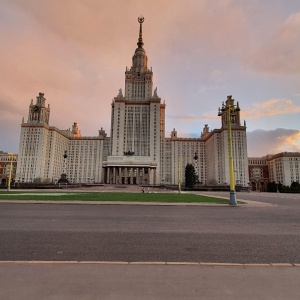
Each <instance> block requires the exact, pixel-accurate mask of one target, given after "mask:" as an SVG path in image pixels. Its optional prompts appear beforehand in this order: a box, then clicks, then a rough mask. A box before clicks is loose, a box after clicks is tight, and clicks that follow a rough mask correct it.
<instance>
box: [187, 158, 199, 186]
mask: <svg viewBox="0 0 300 300" xmlns="http://www.w3.org/2000/svg"><path fill="white" fill-rule="evenodd" d="M196 183H197V175H196V171H195V168H194V166H193V165H192V164H187V165H186V167H185V186H186V187H187V188H191V189H192V188H193V187H194V185H195V184H196Z"/></svg>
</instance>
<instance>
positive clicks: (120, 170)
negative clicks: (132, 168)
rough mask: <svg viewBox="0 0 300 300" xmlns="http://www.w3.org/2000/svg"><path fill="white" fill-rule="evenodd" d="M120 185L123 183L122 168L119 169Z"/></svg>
mask: <svg viewBox="0 0 300 300" xmlns="http://www.w3.org/2000/svg"><path fill="white" fill-rule="evenodd" d="M119 183H120V184H121V183H122V168H121V167H119Z"/></svg>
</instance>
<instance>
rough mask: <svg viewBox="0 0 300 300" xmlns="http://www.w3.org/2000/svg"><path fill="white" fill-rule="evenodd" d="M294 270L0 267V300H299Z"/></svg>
mask: <svg viewBox="0 0 300 300" xmlns="http://www.w3.org/2000/svg"><path fill="white" fill-rule="evenodd" d="M299 270H300V267H291V266H290V267H288V266H264V265H257V266H233V265H231V266H220V265H214V264H212V265H207V266H205V265H199V264H198V265H195V264H188V263H186V264H180V263H174V264H170V265H166V264H163V265H162V264H155V263H152V264H147V263H138V264H135V263H132V264H128V263H121V262H119V263H109V262H106V263H101V262H81V263H78V262H55V263H53V262H44V263H38V262H35V263H20V262H18V263H14V262H11V263H9V262H6V263H0V278H1V280H0V298H1V299H6V300H10V299H14V300H17V299H64V300H66V299H72V300H77V299H85V300H88V299H122V300H127V299H131V300H134V299H136V300H140V299H143V300H144V299H164V300H171V299H172V300H175V299H197V300H198V299H222V300H227V299H228V300H229V299H230V300H232V299H243V300H245V299H251V300H252V299H256V300H260V299H264V300H265V299H275V300H277V299H278V300H279V299H280V300H282V299H289V300H294V299H295V300H296V299H299V294H300V285H299V282H300V272H299Z"/></svg>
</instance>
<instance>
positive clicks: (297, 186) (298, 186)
mask: <svg viewBox="0 0 300 300" xmlns="http://www.w3.org/2000/svg"><path fill="white" fill-rule="evenodd" d="M291 192H294V193H299V192H300V183H299V182H297V181H293V182H292V184H291Z"/></svg>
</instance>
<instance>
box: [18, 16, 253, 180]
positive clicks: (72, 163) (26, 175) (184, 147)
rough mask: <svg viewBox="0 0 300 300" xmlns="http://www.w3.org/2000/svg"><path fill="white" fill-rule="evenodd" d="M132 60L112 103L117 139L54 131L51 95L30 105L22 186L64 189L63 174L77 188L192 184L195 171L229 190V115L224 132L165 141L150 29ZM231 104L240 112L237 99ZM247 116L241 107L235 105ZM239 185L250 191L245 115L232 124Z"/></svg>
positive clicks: (23, 141)
mask: <svg viewBox="0 0 300 300" xmlns="http://www.w3.org/2000/svg"><path fill="white" fill-rule="evenodd" d="M138 21H139V26H140V29H139V38H138V43H137V46H138V47H137V48H136V50H135V53H134V55H133V57H132V66H131V67H130V68H126V71H125V88H124V91H123V90H122V89H120V90H119V93H118V95H117V96H116V97H115V98H114V99H113V101H112V103H111V130H110V136H107V134H106V132H105V131H104V130H103V128H101V129H100V130H99V132H98V135H97V136H94V137H87V136H82V135H81V132H80V131H79V129H78V124H77V123H74V124H73V126H72V129H69V130H60V129H58V128H56V127H54V126H50V123H49V118H50V106H49V105H48V106H46V99H45V97H44V94H43V93H39V95H38V96H37V97H36V102H35V103H33V101H31V103H30V105H29V111H28V118H27V121H25V120H24V119H23V121H22V124H21V134H20V144H19V156H18V164H17V171H16V180H18V181H21V182H32V181H34V180H36V179H37V178H39V179H40V180H48V181H52V182H53V181H57V180H58V179H59V178H60V177H61V174H62V173H65V174H66V175H67V178H68V181H69V182H70V183H106V184H138V185H159V184H172V185H176V184H178V183H179V182H184V172H185V166H186V165H187V164H188V163H190V164H193V165H194V167H195V170H196V173H197V175H198V179H199V182H200V183H202V184H222V185H223V184H226V183H227V184H228V183H229V182H230V179H229V150H228V120H227V113H226V112H225V111H222V112H220V113H219V115H220V116H221V128H220V129H215V130H212V131H211V130H209V127H208V126H207V125H205V127H204V129H203V132H202V133H201V135H200V136H199V138H180V137H178V136H177V131H176V130H175V128H174V129H173V131H172V132H171V134H170V137H165V110H166V104H165V103H163V102H162V100H161V98H160V97H159V96H158V93H157V88H155V89H153V72H152V68H148V58H147V55H146V52H145V49H144V47H143V46H144V43H143V37H142V24H143V22H144V18H142V17H141V18H139V19H138ZM226 103H230V104H231V105H235V104H234V99H232V97H231V96H228V97H227V100H226ZM235 106H236V107H238V108H239V104H238V103H237V104H236V105H235ZM230 118H231V127H232V138H233V161H234V170H235V177H236V182H237V183H240V184H243V185H248V182H249V176H248V156H247V141H246V125H245V123H244V124H243V125H241V121H240V109H236V110H235V112H234V113H232V115H231V116H230Z"/></svg>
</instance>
